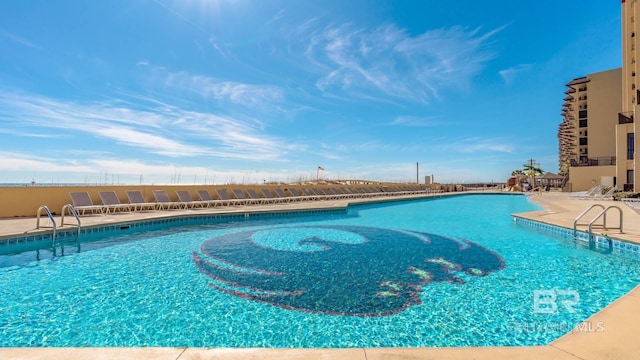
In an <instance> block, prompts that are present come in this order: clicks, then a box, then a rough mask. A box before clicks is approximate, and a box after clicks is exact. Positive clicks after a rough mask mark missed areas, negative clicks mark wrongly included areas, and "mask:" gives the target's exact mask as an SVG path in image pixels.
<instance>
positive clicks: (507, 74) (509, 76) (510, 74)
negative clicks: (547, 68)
mask: <svg viewBox="0 0 640 360" xmlns="http://www.w3.org/2000/svg"><path fill="white" fill-rule="evenodd" d="M530 68H531V65H529V64H520V65H517V66H513V67H510V68H508V69H504V70H500V71H498V73H499V74H500V76H501V77H502V80H504V83H505V84H506V85H507V86H511V84H513V82H514V80H515V78H516V77H517V76H518V75H520V74H521V73H523V72H526V71H528V70H529V69H530Z"/></svg>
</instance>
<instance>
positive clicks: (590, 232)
mask: <svg viewBox="0 0 640 360" xmlns="http://www.w3.org/2000/svg"><path fill="white" fill-rule="evenodd" d="M609 209H617V210H618V213H619V214H620V226H619V227H614V228H610V229H613V230H614V229H619V230H620V234H622V209H620V208H619V207H618V206H615V205H611V206H607V207H606V208H605V209H604V210H602V211H601V212H600V213H599V214H598V215H596V217H594V218H593V220H591V222H589V240H591V237H592V236H593V231H592V226H593V223H594V222H596V220H598V219H599V218H600V217H602V218H603V221H604V223H603V228H604V229H605V230H609V229H608V228H607V211H609Z"/></svg>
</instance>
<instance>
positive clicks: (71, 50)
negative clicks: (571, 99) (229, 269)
mask: <svg viewBox="0 0 640 360" xmlns="http://www.w3.org/2000/svg"><path fill="white" fill-rule="evenodd" d="M620 11H621V10H620V2H619V1H602V0H583V1H580V2H575V1H556V0H554V1H551V0H548V1H547V0H543V1H536V2H522V1H502V0H494V1H477V0H464V1H455V2H451V1H436V0H428V1H427V0H419V1H409V0H393V1H391V0H390V1H372V0H341V1H334V0H323V1H305V0H295V1H294V0H288V1H279V0H273V1H258V0H255V1H249V0H235V1H234V0H110V1H80V0H78V1H64V0H61V1H50V0H29V1H2V2H0V182H18V183H22V182H27V183H28V182H31V181H32V180H34V181H36V182H38V183H52V182H53V183H69V182H79V183H105V182H106V183H119V184H138V183H145V184H175V183H181V184H205V183H206V184H213V183H215V184H219V183H227V182H234V183H261V182H263V181H265V180H266V181H297V180H301V179H303V180H304V179H315V177H316V174H317V173H316V170H317V168H318V166H322V167H323V168H324V169H325V171H324V172H322V173H321V174H320V176H321V177H323V178H329V179H337V178H364V179H372V180H381V181H415V179H416V163H419V164H420V166H419V169H420V173H419V177H420V179H421V181H423V179H424V176H425V175H432V174H433V175H434V176H435V180H436V181H437V182H443V183H450V182H458V183H464V182H467V183H468V182H476V181H500V182H502V181H505V180H506V179H507V178H508V177H509V175H510V174H511V172H512V171H513V170H514V169H521V168H522V165H523V164H524V163H525V162H526V161H527V160H528V159H530V158H533V159H535V160H537V161H538V162H539V163H540V165H541V168H542V169H543V170H545V171H551V172H557V171H558V163H557V161H558V160H557V159H558V143H557V138H556V133H557V129H558V124H559V123H560V122H561V121H562V118H561V116H560V111H561V108H562V103H563V101H562V99H563V97H564V91H565V89H566V88H565V86H564V84H566V83H567V82H569V81H570V80H571V79H573V78H575V77H580V76H584V75H586V74H590V73H594V72H599V71H604V70H609V69H613V68H617V67H620V66H621V44H620V42H621V40H620V30H621V24H620Z"/></svg>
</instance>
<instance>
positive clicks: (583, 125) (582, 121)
mask: <svg viewBox="0 0 640 360" xmlns="http://www.w3.org/2000/svg"><path fill="white" fill-rule="evenodd" d="M579 126H580V127H581V128H583V127H587V119H582V120H579Z"/></svg>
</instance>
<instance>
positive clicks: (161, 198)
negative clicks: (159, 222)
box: [152, 190, 187, 209]
mask: <svg viewBox="0 0 640 360" xmlns="http://www.w3.org/2000/svg"><path fill="white" fill-rule="evenodd" d="M152 193H153V197H154V198H155V199H156V203H158V205H159V206H160V209H186V208H187V205H186V204H183V203H180V202H174V201H171V198H170V197H169V194H167V192H166V191H164V190H153V191H152Z"/></svg>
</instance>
